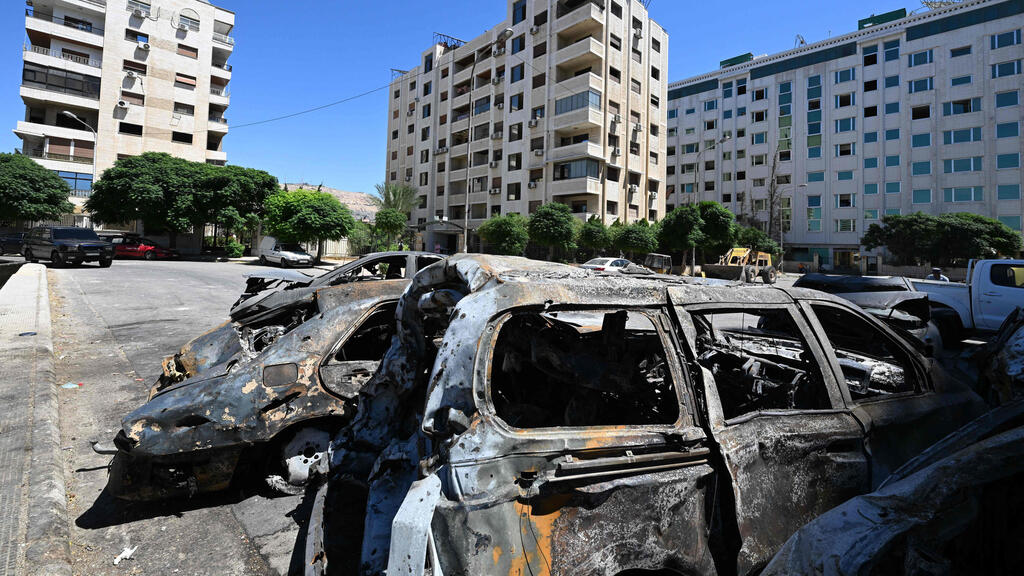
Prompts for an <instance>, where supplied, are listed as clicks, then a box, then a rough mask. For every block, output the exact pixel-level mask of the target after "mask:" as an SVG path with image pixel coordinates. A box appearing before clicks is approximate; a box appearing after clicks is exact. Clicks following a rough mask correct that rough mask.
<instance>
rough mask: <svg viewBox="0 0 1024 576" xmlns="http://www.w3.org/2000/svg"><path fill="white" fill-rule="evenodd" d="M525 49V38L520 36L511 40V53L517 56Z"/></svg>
mask: <svg viewBox="0 0 1024 576" xmlns="http://www.w3.org/2000/svg"><path fill="white" fill-rule="evenodd" d="M525 48H526V36H524V35H522V34H520V35H519V36H516V37H515V38H513V39H512V53H513V54H518V53H520V52H522V51H523V50H524V49H525Z"/></svg>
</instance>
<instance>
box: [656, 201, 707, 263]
mask: <svg viewBox="0 0 1024 576" xmlns="http://www.w3.org/2000/svg"><path fill="white" fill-rule="evenodd" d="M703 226H704V220H702V219H701V216H700V208H698V207H697V206H696V205H695V204H685V205H683V206H678V207H676V208H675V209H673V210H672V211H671V212H669V213H668V214H666V215H665V218H664V219H663V220H662V221H661V227H660V230H659V233H658V241H659V243H660V244H661V245H662V246H664V247H665V248H666V249H667V250H669V251H678V252H685V251H687V250H692V249H693V248H694V247H695V246H696V245H697V243H698V242H699V241H700V240H701V238H702V233H701V228H702V227H703Z"/></svg>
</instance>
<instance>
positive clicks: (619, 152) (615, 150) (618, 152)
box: [612, 148, 622, 156]
mask: <svg viewBox="0 0 1024 576" xmlns="http://www.w3.org/2000/svg"><path fill="white" fill-rule="evenodd" d="M612 156H622V148H612Z"/></svg>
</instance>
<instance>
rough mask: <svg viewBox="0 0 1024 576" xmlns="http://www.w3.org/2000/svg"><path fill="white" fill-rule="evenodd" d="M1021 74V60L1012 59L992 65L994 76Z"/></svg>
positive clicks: (1002, 76)
mask: <svg viewBox="0 0 1024 576" xmlns="http://www.w3.org/2000/svg"><path fill="white" fill-rule="evenodd" d="M1016 74H1020V60H1011V61H1009V62H1001V63H999V64H993V65H992V77H993V78H1005V77H1007V76H1014V75H1016Z"/></svg>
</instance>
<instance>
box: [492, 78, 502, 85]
mask: <svg viewBox="0 0 1024 576" xmlns="http://www.w3.org/2000/svg"><path fill="white" fill-rule="evenodd" d="M500 83H501V76H495V77H494V78H491V84H494V85H495V86H497V85H498V84H500Z"/></svg>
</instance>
